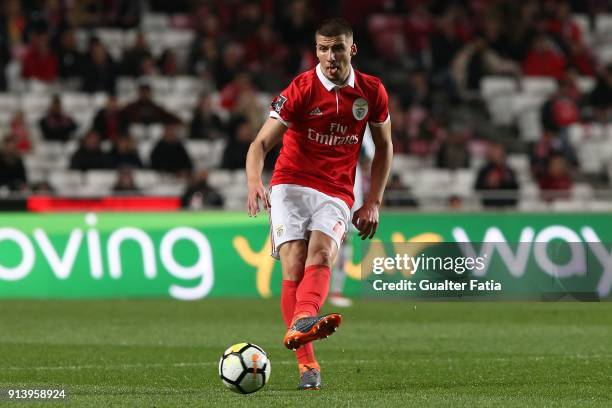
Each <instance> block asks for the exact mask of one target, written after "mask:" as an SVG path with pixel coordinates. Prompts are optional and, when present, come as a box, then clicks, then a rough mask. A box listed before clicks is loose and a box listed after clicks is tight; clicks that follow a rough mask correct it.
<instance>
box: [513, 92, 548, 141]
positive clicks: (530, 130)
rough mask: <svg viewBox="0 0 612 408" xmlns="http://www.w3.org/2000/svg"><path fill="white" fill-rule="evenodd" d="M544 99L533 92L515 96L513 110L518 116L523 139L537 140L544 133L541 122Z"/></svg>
mask: <svg viewBox="0 0 612 408" xmlns="http://www.w3.org/2000/svg"><path fill="white" fill-rule="evenodd" d="M543 102H544V99H543V97H542V96H537V95H533V94H527V93H523V94H519V95H516V96H514V97H513V100H512V105H513V109H512V110H513V112H514V115H515V116H516V118H517V122H518V127H519V132H520V135H521V139H522V140H524V141H536V140H538V139H539V138H540V136H541V135H542V124H541V123H540V107H541V106H542V103H543Z"/></svg>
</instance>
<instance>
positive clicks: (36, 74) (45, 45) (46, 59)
mask: <svg viewBox="0 0 612 408" xmlns="http://www.w3.org/2000/svg"><path fill="white" fill-rule="evenodd" d="M21 76H22V77H23V78H25V79H37V80H39V81H43V82H52V81H55V80H56V79H57V77H58V61H57V56H56V55H55V54H53V52H52V51H51V48H50V47H49V35H48V33H47V31H46V29H37V30H36V31H33V32H32V33H31V37H30V44H29V46H28V49H27V50H26V52H25V55H24V56H23V60H22V61H21Z"/></svg>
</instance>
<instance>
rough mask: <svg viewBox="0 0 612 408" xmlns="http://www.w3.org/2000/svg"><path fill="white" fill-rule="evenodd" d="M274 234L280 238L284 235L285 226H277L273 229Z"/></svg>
mask: <svg viewBox="0 0 612 408" xmlns="http://www.w3.org/2000/svg"><path fill="white" fill-rule="evenodd" d="M274 232H276V236H277V237H278V238H280V237H282V236H283V235H285V226H284V225H283V224H280V225H277V226H276V227H274Z"/></svg>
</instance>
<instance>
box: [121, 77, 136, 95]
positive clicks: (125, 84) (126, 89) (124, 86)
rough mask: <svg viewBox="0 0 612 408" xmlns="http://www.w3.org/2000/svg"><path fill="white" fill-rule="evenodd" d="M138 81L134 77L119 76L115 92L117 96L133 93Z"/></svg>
mask: <svg viewBox="0 0 612 408" xmlns="http://www.w3.org/2000/svg"><path fill="white" fill-rule="evenodd" d="M137 86H138V83H137V81H135V80H134V78H129V77H119V79H118V80H117V92H118V94H119V96H120V97H121V96H126V95H135V94H136V89H137Z"/></svg>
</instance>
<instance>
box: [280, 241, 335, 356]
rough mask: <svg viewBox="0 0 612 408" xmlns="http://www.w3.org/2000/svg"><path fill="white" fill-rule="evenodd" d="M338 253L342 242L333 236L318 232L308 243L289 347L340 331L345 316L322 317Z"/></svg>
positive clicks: (292, 347)
mask: <svg viewBox="0 0 612 408" xmlns="http://www.w3.org/2000/svg"><path fill="white" fill-rule="evenodd" d="M337 253H338V242H337V241H336V240H335V239H334V238H332V237H331V236H330V235H328V234H326V233H324V232H322V231H318V230H314V231H312V233H311V236H310V241H309V243H308V256H307V257H306V267H305V269H304V276H303V278H302V280H301V282H300V284H299V285H298V288H297V292H296V305H295V311H294V314H293V323H292V326H291V328H290V329H289V330H288V331H287V333H286V335H285V339H284V342H285V346H286V347H287V348H289V349H297V348H298V347H300V346H302V345H304V344H307V343H309V342H311V341H313V340H318V339H323V338H326V337H328V336H329V335H331V334H332V333H333V332H335V331H336V329H337V327H338V326H339V325H340V323H341V321H342V316H340V315H339V314H337V313H332V314H329V315H326V316H321V317H318V316H317V314H318V313H319V309H320V308H321V306H322V305H323V303H324V302H325V299H326V298H327V294H328V292H329V281H330V275H331V267H332V265H333V263H334V260H335V258H336V255H337Z"/></svg>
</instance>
